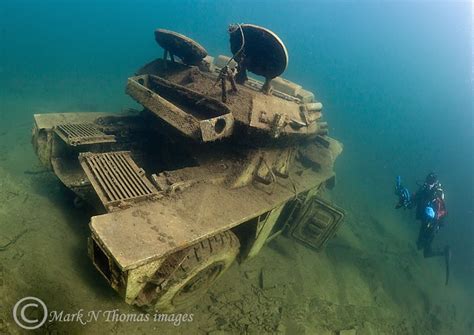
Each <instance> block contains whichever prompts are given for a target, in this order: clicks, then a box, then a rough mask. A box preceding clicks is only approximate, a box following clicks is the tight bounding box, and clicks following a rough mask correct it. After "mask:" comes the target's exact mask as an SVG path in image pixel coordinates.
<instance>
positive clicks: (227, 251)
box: [137, 231, 240, 312]
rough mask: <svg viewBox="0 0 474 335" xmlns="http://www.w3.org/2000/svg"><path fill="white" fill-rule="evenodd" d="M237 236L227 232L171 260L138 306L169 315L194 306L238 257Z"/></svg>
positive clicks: (139, 300)
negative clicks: (168, 313)
mask: <svg viewBox="0 0 474 335" xmlns="http://www.w3.org/2000/svg"><path fill="white" fill-rule="evenodd" d="M239 248H240V244H239V240H238V238H237V236H235V234H234V233H232V232H231V231H225V232H223V233H220V234H217V235H216V236H213V237H210V238H208V239H206V240H204V241H202V242H199V243H197V244H195V245H193V246H191V247H189V248H186V249H185V250H183V251H180V252H178V253H176V254H174V255H172V256H171V257H169V258H168V259H167V260H166V261H165V262H164V263H163V265H162V266H161V267H160V269H159V270H158V271H157V272H156V273H155V275H154V277H153V278H151V279H150V281H149V282H148V283H147V284H146V285H145V288H144V289H143V290H142V292H141V293H140V295H139V296H138V298H137V304H138V305H142V306H146V307H147V308H148V309H150V310H155V311H160V312H170V311H175V310H182V309H186V308H190V307H192V306H194V305H195V304H196V303H197V302H198V301H199V299H200V298H201V297H202V295H203V294H205V293H206V292H207V290H208V289H209V288H210V287H211V286H212V284H213V283H214V282H215V281H216V280H217V278H219V277H220V275H222V273H224V271H225V270H227V269H228V268H229V266H230V265H231V264H232V262H233V261H234V260H235V258H236V257H237V254H238V252H239Z"/></svg>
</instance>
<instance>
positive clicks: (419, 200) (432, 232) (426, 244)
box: [414, 184, 445, 257]
mask: <svg viewBox="0 0 474 335" xmlns="http://www.w3.org/2000/svg"><path fill="white" fill-rule="evenodd" d="M440 188H441V187H440V185H439V184H435V185H433V186H431V187H430V186H429V185H427V184H424V185H423V186H422V188H421V189H420V190H419V191H418V192H417V193H416V194H415V196H414V201H415V204H416V219H417V220H420V221H421V225H420V231H419V233H418V239H417V241H416V246H417V248H418V250H421V249H423V256H424V257H435V256H443V255H444V254H445V249H439V250H438V249H437V250H433V248H432V243H433V240H434V237H435V236H436V233H438V231H439V228H440V225H441V220H442V219H437V218H433V219H429V218H427V217H426V214H425V208H426V207H427V206H428V205H429V204H430V203H431V202H432V201H433V200H434V199H435V194H436V190H438V189H440Z"/></svg>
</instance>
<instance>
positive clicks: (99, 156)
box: [33, 25, 344, 311]
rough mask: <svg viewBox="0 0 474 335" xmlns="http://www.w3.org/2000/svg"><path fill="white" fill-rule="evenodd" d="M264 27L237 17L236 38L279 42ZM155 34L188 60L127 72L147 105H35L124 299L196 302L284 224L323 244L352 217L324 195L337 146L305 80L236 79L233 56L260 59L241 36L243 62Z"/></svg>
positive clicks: (164, 307)
mask: <svg viewBox="0 0 474 335" xmlns="http://www.w3.org/2000/svg"><path fill="white" fill-rule="evenodd" d="M235 29H237V30H235ZM259 29H264V28H260V27H257V26H253V25H237V26H236V27H234V29H233V30H232V31H231V34H235V33H237V32H238V33H239V34H240V35H239V36H240V41H241V42H242V39H244V40H245V39H246V31H248V32H247V33H248V34H250V35H248V36H247V39H246V43H247V44H246V48H248V50H249V54H250V50H252V52H257V51H256V50H258V48H256V47H255V46H252V43H255V42H252V41H253V40H254V38H255V36H254V34H256V33H258V32H260V31H263V32H265V34H264V35H262V36H263V37H261V36H260V37H259V38H265V36H268V38H271V39H272V41H269V43H270V45H271V43H274V41H277V42H278V45H277V47H280V48H281V47H283V48H284V45H283V43H282V42H281V40H280V39H279V38H277V37H276V35H275V34H274V33H271V32H270V31H269V30H267V29H265V30H259ZM159 32H160V33H159V34H158V35H160V34H165V35H166V37H167V38H168V37H170V38H178V39H179V41H181V42H183V41H184V42H185V43H184V42H183V43H180V44H179V51H176V50H178V49H173V48H172V44H166V45H167V47H168V48H169V49H172V50H174V53H175V54H177V55H178V56H179V55H181V56H182V57H183V58H185V59H187V61H178V60H175V59H174V58H173V57H172V59H171V60H169V59H168V57H167V55H165V57H164V59H157V60H154V61H153V62H151V63H149V64H147V65H145V66H144V67H143V68H141V69H140V70H139V71H138V73H137V74H136V75H134V76H132V77H130V78H129V79H128V82H127V88H126V92H127V93H128V94H129V95H130V96H131V97H132V98H134V99H135V100H136V101H137V102H139V103H140V104H142V105H143V107H144V109H143V110H142V111H140V112H138V111H131V112H128V113H124V114H104V113H64V114H40V115H35V126H34V129H33V144H34V147H35V149H36V152H37V154H38V156H39V158H40V160H41V162H42V163H43V164H44V165H45V166H48V167H49V168H51V170H52V171H53V172H54V173H55V174H56V175H57V176H58V178H59V179H60V180H61V182H62V183H63V184H64V185H66V186H67V187H68V188H70V189H71V190H72V191H73V192H75V193H76V195H77V196H78V197H79V198H81V199H82V200H85V201H87V202H88V203H90V204H91V205H93V206H94V207H95V208H96V210H97V215H95V216H93V217H92V218H91V221H90V229H91V236H90V238H89V254H90V256H91V259H92V261H93V263H94V265H95V267H96V268H97V269H98V271H99V272H100V273H101V274H102V275H103V276H104V278H105V279H106V280H107V281H108V282H109V283H110V285H111V286H112V287H113V288H114V289H115V290H117V291H118V292H119V293H120V294H121V295H122V296H123V297H124V299H125V301H126V302H127V303H130V304H135V305H138V306H142V307H144V308H149V309H156V310H160V311H170V310H174V309H182V308H186V307H188V306H190V305H191V304H193V303H196V301H197V299H199V297H200V296H201V295H202V294H204V293H205V292H206V290H207V289H208V288H209V287H210V286H211V285H212V283H213V282H214V281H215V280H217V278H218V277H219V276H220V275H221V274H222V273H223V272H224V271H225V270H226V269H227V268H228V267H229V266H230V265H231V264H232V263H233V262H234V260H236V259H237V260H238V261H239V262H242V261H245V260H246V259H247V258H250V257H253V256H255V255H257V254H258V252H259V251H260V250H261V248H262V247H263V246H264V244H265V242H266V241H268V240H270V239H272V238H274V237H275V236H277V235H278V234H279V233H281V232H283V231H284V232H286V235H287V236H288V237H293V238H296V239H297V240H298V241H300V242H301V243H303V244H305V245H308V246H310V247H313V248H315V249H318V250H320V249H321V248H322V247H324V245H325V243H326V242H327V241H328V239H329V238H331V237H332V236H333V235H334V233H335V231H336V229H337V228H338V227H339V225H340V222H341V220H342V218H343V216H344V214H343V212H342V211H341V210H339V209H337V208H335V207H334V206H332V205H330V204H329V203H327V202H326V201H323V200H322V199H320V198H319V194H320V193H321V192H323V190H324V189H325V188H331V187H333V186H334V181H335V173H334V161H335V159H336V158H337V156H338V155H339V154H340V153H341V151H342V145H341V144H340V143H339V142H338V141H336V140H334V139H332V138H330V137H328V136H327V129H328V127H327V124H326V122H323V121H321V117H322V113H321V110H322V104H321V103H320V102H317V101H315V100H314V95H313V94H312V93H311V92H309V91H307V90H304V89H303V88H302V87H301V86H300V85H297V84H295V83H292V82H290V81H288V80H285V79H282V78H280V77H277V78H275V79H273V80H271V82H269V83H267V85H271V86H272V90H268V87H265V85H264V84H263V83H262V82H259V81H257V80H255V79H246V80H244V81H243V82H240V83H235V81H234V78H233V76H234V71H233V70H232V69H231V66H230V65H231V64H234V66H236V67H237V68H239V67H241V66H245V68H246V69H247V70H252V68H253V67H252V66H250V64H254V65H255V64H257V63H252V62H251V61H250V60H247V59H245V53H243V54H239V53H238V50H237V51H236V50H235V49H236V48H235V45H234V47H233V53H234V54H237V56H238V57H235V56H234V59H235V61H237V62H235V61H234V59H231V58H226V57H224V56H219V57H217V58H216V59H214V58H212V57H209V56H207V57H205V58H203V57H204V54H203V53H199V52H198V54H196V50H198V49H199V48H198V49H196V43H195V42H194V41H192V40H190V39H187V38H185V37H184V38H183V36H182V35H179V34H177V33H176V34H175V33H172V32H169V31H163V30H160V31H159ZM252 34H253V35H252ZM158 35H157V36H158ZM160 36H161V35H160ZM163 36H164V35H163ZM163 36H162V37H163ZM231 39H232V35H231ZM233 40H234V42H233V43H234V44H235V43H236V42H235V38H234V39H233ZM190 41H192V42H190ZM168 42H169V41H168ZM168 42H167V43H168ZM163 43H164V42H163V41H161V45H163ZM170 43H171V42H170ZM187 47H188V48H191V49H192V50H186V48H187ZM199 50H200V49H199ZM199 50H198V51H199ZM284 51H285V55H286V48H284ZM190 54H194V55H195V56H196V57H194V58H193V57H191V56H189V55H190ZM183 55H188V56H186V57H187V58H186V57H185V56H183ZM201 56H202V57H201ZM286 57H287V56H286ZM197 58H199V59H201V60H200V61H199V62H198V61H197V60H196V59H197ZM190 59H192V61H190ZM286 61H287V59H286ZM232 62H234V63H232ZM254 62H255V55H254ZM263 62H264V59H259V60H258V65H259V66H260V67H261V66H262V64H263ZM242 64H243V65H242ZM245 64H246V65H245ZM285 66H286V63H285ZM267 79H268V78H267ZM228 83H230V85H229V86H227V84H228Z"/></svg>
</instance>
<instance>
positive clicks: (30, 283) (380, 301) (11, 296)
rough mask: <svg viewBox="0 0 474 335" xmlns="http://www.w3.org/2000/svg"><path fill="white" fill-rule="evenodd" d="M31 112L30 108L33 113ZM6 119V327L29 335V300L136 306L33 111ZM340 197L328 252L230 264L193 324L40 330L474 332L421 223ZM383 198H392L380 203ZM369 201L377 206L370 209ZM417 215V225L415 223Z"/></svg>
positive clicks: (267, 253)
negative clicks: (23, 311)
mask: <svg viewBox="0 0 474 335" xmlns="http://www.w3.org/2000/svg"><path fill="white" fill-rule="evenodd" d="M30 115H31V114H30ZM7 121H8V122H3V124H2V125H0V297H1V304H0V334H22V333H23V332H22V330H21V329H20V328H19V327H17V326H16V324H15V323H14V321H13V320H12V317H11V315H12V308H13V306H14V304H15V303H16V302H17V301H18V300H19V299H21V298H23V297H25V296H34V297H38V298H40V299H42V300H43V301H44V302H45V303H46V305H47V306H48V308H49V310H50V311H51V310H57V311H61V310H62V311H64V313H75V312H77V311H78V310H80V309H82V310H84V313H87V312H88V311H98V310H101V311H112V310H114V309H118V311H117V313H122V314H127V313H139V311H137V310H136V309H134V308H132V307H130V306H128V305H126V304H125V303H124V302H122V301H121V299H120V298H119V297H118V295H116V294H115V292H114V291H113V290H112V289H111V288H109V287H108V285H107V283H106V282H105V280H103V279H102V277H101V276H100V275H99V274H98V273H97V271H95V269H94V268H93V267H92V264H91V262H90V261H89V259H88V257H87V250H86V239H87V236H88V217H89V216H90V215H91V214H92V213H87V212H84V211H81V210H78V209H75V208H74V207H73V206H72V203H71V201H70V200H71V199H70V198H69V197H68V194H67V192H66V191H65V190H64V189H63V187H62V186H61V185H60V184H59V182H58V181H57V180H56V178H55V177H54V176H53V175H52V174H50V173H47V172H43V168H42V167H41V166H39V164H38V162H37V159H36V157H35V155H34V153H33V151H32V149H31V145H30V127H31V117H30V116H29V115H27V116H25V117H21V116H19V117H18V118H16V120H13V121H12V120H7ZM343 184H344V183H343V182H341V186H340V188H339V189H338V190H337V193H335V194H333V195H332V196H333V200H335V201H336V202H337V203H339V205H341V206H342V207H344V208H345V209H346V211H347V217H346V220H345V223H344V224H343V226H342V228H341V230H340V231H339V233H338V235H337V236H336V238H335V239H334V240H332V241H331V242H330V244H329V245H328V247H327V248H326V250H325V251H323V252H321V253H316V252H314V251H311V250H308V249H306V248H305V247H303V246H302V245H300V244H298V243H297V242H295V241H293V240H291V239H288V238H286V237H283V236H280V237H278V238H277V239H275V240H274V241H272V242H270V243H269V244H268V245H267V246H266V247H265V248H264V250H263V251H262V252H261V254H260V255H259V256H258V257H256V258H254V259H253V260H250V261H248V262H247V263H244V264H241V265H234V266H233V267H232V268H231V269H230V270H229V271H228V272H227V273H225V274H224V275H223V276H222V277H221V279H220V280H219V282H218V283H217V285H216V286H215V287H213V288H212V290H211V291H210V292H209V294H208V295H207V296H206V297H205V298H204V299H203V301H202V303H201V304H200V305H199V306H196V307H195V308H193V309H192V310H189V311H187V313H192V314H193V321H192V322H181V324H180V325H179V326H175V325H173V322H152V321H148V322H120V321H119V322H114V321H107V320H105V319H104V318H99V321H97V322H90V323H86V324H84V325H82V324H81V323H79V322H58V321H56V322H47V323H46V324H45V326H43V328H42V329H41V330H38V331H37V332H38V333H39V334H44V333H48V334H107V333H111V334H132V333H136V334H145V333H147V334H148V333H151V332H157V333H161V334H181V333H185V334H212V335H217V334H233V333H235V334H242V333H245V332H247V333H248V334H472V333H473V332H474V328H473V327H474V326H473V320H474V315H473V311H474V305H473V302H472V299H471V298H472V296H473V294H472V293H473V291H472V288H468V287H465V286H464V285H465V284H463V282H462V281H460V280H458V278H457V277H456V276H455V275H453V276H452V278H451V282H450V285H449V286H448V287H445V286H444V262H443V260H442V259H429V260H425V259H423V258H422V256H421V254H420V253H419V252H417V251H416V249H415V245H414V240H415V237H416V233H417V227H416V226H415V224H414V223H413V220H412V219H410V220H411V221H410V220H409V219H408V218H409V216H408V213H401V212H395V211H394V210H393V208H392V207H391V206H392V205H393V201H394V199H387V202H390V201H391V202H392V203H389V204H388V205H387V206H379V205H378V202H377V201H381V200H380V199H378V200H375V199H373V198H370V192H367V194H366V195H364V194H363V195H361V196H358V197H349V196H347V194H350V190H349V189H347V191H348V192H345V190H344V188H343V187H344V185H343ZM382 201H385V199H383V200H382ZM374 203H375V204H377V205H376V206H374ZM404 219H407V220H406V222H405V220H404ZM408 222H410V223H408Z"/></svg>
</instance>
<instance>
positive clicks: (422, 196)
mask: <svg viewBox="0 0 474 335" xmlns="http://www.w3.org/2000/svg"><path fill="white" fill-rule="evenodd" d="M395 190H396V194H397V195H398V198H399V200H398V204H397V205H396V208H413V207H415V211H416V219H417V220H419V221H420V222H421V224H420V231H419V233H418V239H417V241H416V245H417V248H418V250H421V249H423V256H424V257H425V258H428V257H436V256H444V257H445V259H446V285H447V284H448V281H449V262H450V259H451V249H450V247H449V246H446V247H444V248H443V249H437V250H434V249H433V247H432V243H433V240H434V238H435V236H436V234H437V233H438V231H439V229H440V228H441V227H443V226H444V225H445V220H444V219H445V217H446V215H447V214H448V212H447V210H446V204H445V201H444V191H443V188H442V187H441V183H440V182H439V180H438V177H437V176H436V174H434V173H433V172H431V173H429V174H428V175H427V176H426V178H425V182H424V183H423V185H421V187H420V189H419V190H418V191H417V192H416V193H414V194H413V195H410V192H409V191H408V189H407V188H405V187H403V186H402V184H401V178H400V176H397V179H396V189H395Z"/></svg>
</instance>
